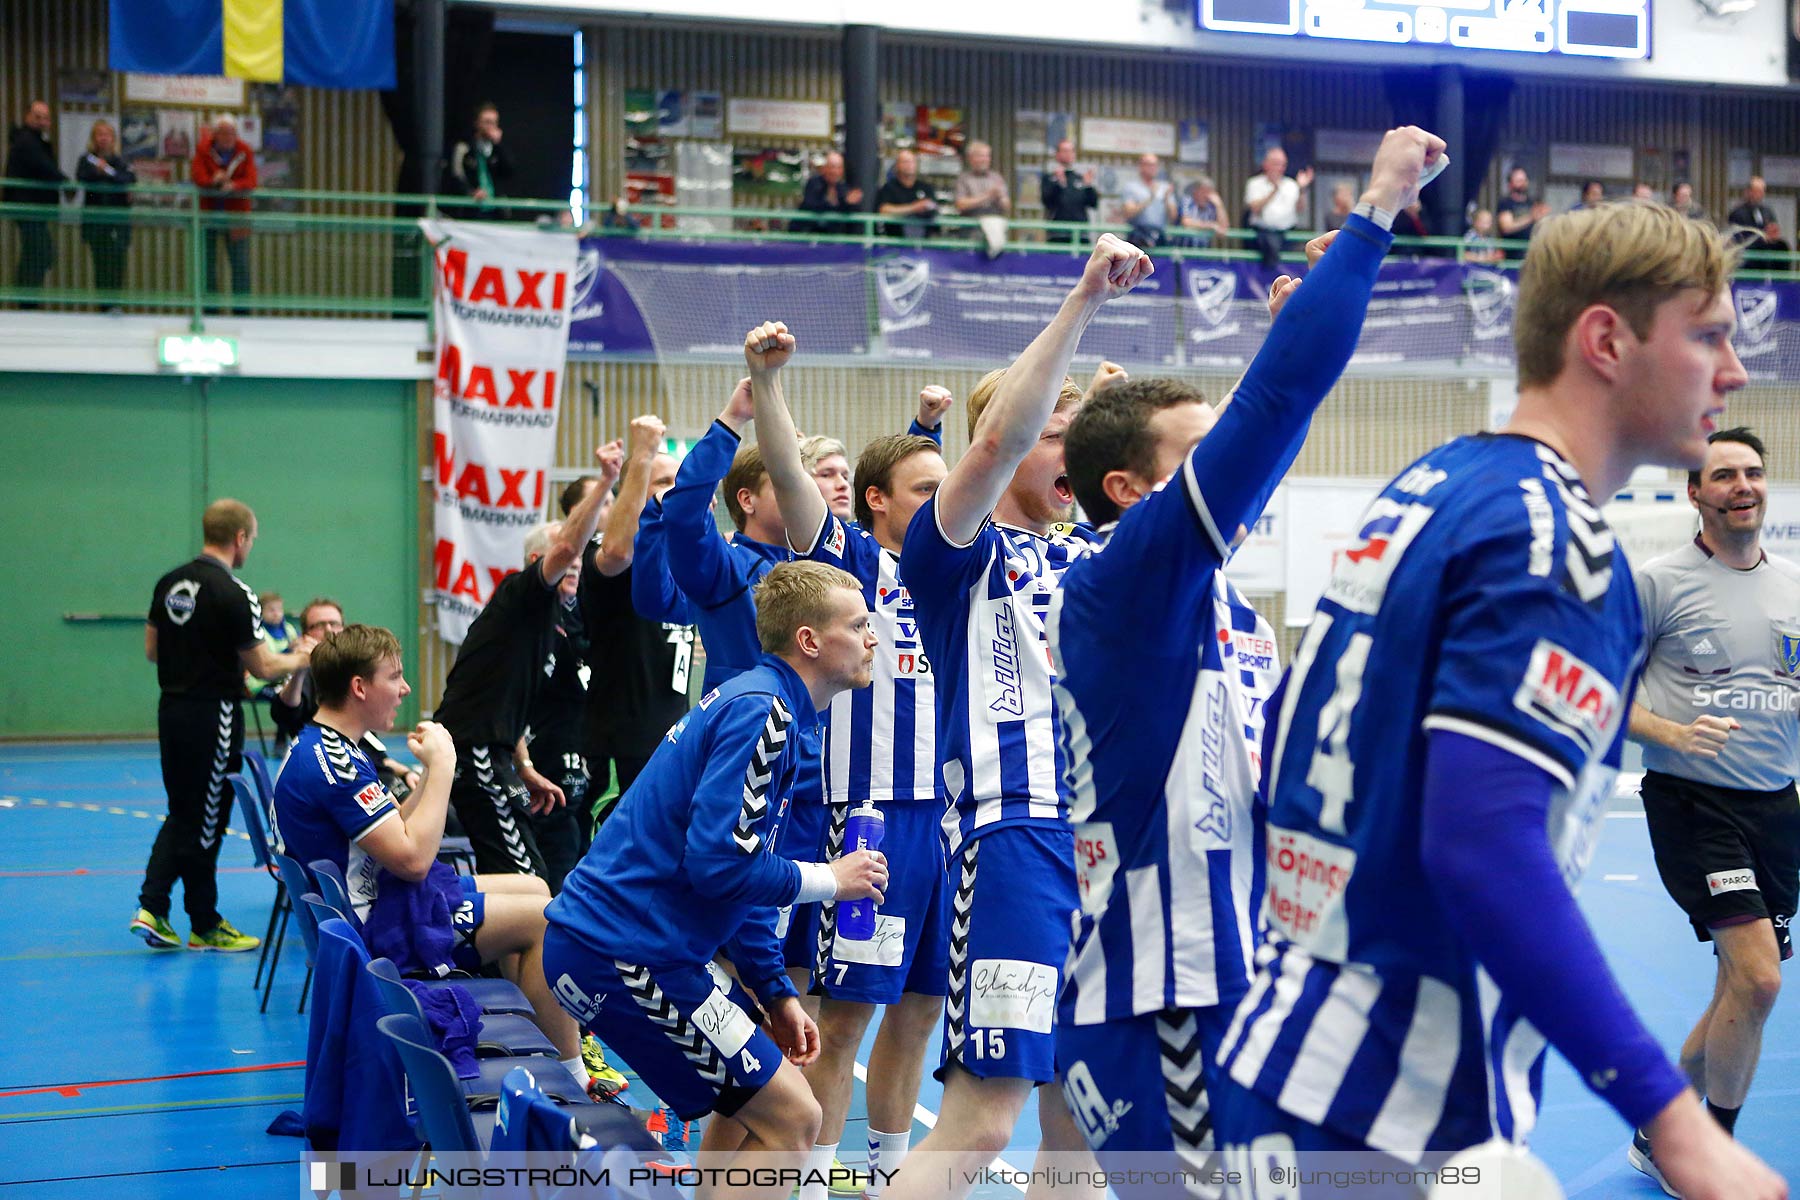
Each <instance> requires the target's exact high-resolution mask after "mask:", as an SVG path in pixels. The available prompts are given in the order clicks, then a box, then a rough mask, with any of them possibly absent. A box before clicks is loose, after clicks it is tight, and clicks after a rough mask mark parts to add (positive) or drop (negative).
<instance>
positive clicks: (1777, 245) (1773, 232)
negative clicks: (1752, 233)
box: [1761, 218, 1793, 270]
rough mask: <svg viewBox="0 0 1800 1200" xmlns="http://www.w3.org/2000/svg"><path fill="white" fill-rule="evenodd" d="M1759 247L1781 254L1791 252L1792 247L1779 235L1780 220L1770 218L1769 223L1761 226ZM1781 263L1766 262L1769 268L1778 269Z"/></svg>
mask: <svg viewBox="0 0 1800 1200" xmlns="http://www.w3.org/2000/svg"><path fill="white" fill-rule="evenodd" d="M1761 249H1764V250H1774V251H1778V252H1779V253H1782V254H1789V253H1792V251H1793V247H1792V246H1790V245H1788V243H1787V239H1786V238H1784V237H1782V236H1781V222H1780V221H1777V220H1775V219H1774V218H1770V220H1769V223H1768V224H1767V225H1764V226H1763V236H1762V246H1761ZM1783 265H1785V264H1780V263H1771V264H1768V266H1769V269H1770V270H1780V269H1781V267H1782V266H1783Z"/></svg>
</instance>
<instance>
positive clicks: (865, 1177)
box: [825, 1158, 875, 1196]
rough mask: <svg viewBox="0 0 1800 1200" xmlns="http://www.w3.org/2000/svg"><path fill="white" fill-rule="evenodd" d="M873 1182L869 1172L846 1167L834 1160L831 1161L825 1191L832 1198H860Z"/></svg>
mask: <svg viewBox="0 0 1800 1200" xmlns="http://www.w3.org/2000/svg"><path fill="white" fill-rule="evenodd" d="M874 1182H875V1176H874V1175H873V1174H872V1173H870V1172H869V1171H867V1170H862V1171H858V1170H855V1169H853V1168H851V1167H846V1166H845V1165H844V1164H843V1163H841V1162H839V1161H838V1160H837V1159H835V1158H834V1159H832V1160H831V1175H830V1177H829V1180H828V1181H827V1183H826V1184H825V1190H826V1191H828V1192H830V1193H831V1194H832V1195H834V1196H860V1195H862V1194H863V1193H864V1192H865V1191H867V1190H868V1189H869V1187H870V1185H872V1184H873V1183H874Z"/></svg>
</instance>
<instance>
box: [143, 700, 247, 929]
mask: <svg viewBox="0 0 1800 1200" xmlns="http://www.w3.org/2000/svg"><path fill="white" fill-rule="evenodd" d="M156 736H157V742H158V744H159V746H160V749H161V750H162V777H163V790H164V791H165V792H167V793H168V796H169V818H168V820H166V821H164V822H163V827H162V828H161V829H160V830H158V831H157V834H156V844H155V845H153V846H151V847H150V864H149V866H147V867H146V868H144V887H143V890H142V891H141V892H139V893H138V903H139V904H140V905H142V906H143V907H144V908H147V909H149V910H150V911H151V912H152V913H154V914H156V915H157V916H159V917H162V918H164V919H167V917H168V915H169V897H170V894H171V893H172V892H173V891H174V887H175V881H176V880H178V879H179V880H180V881H181V893H182V895H181V899H182V906H183V907H184V908H186V909H187V915H188V920H189V922H190V923H191V924H192V926H193V929H194V932H195V933H206V932H208V931H210V930H211V929H212V928H213V927H214V926H215V925H217V924H218V923H219V909H218V903H219V881H218V875H217V870H218V865H219V843H220V842H221V841H223V840H224V836H225V826H226V824H227V823H228V821H229V820H230V815H231V804H232V791H231V783H230V781H229V780H228V779H226V776H227V775H229V774H231V773H232V772H233V771H237V770H239V769H241V768H242V766H243V751H244V710H243V707H242V706H241V705H239V704H238V702H237V701H236V700H208V699H190V698H186V697H181V696H164V697H163V699H162V704H161V705H160V706H159V707H158V708H157V711H156Z"/></svg>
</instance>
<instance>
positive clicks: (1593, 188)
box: [1569, 179, 1606, 212]
mask: <svg viewBox="0 0 1800 1200" xmlns="http://www.w3.org/2000/svg"><path fill="white" fill-rule="evenodd" d="M1604 203H1606V185H1605V184H1603V183H1601V182H1600V181H1599V180H1598V179H1584V180H1582V181H1581V201H1580V202H1579V203H1578V204H1576V205H1575V207H1574V208H1571V209H1570V210H1569V211H1570V212H1580V211H1581V210H1582V209H1584V208H1599V207H1600V206H1601V205H1602V204H1604Z"/></svg>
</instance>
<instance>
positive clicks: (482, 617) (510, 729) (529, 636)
mask: <svg viewBox="0 0 1800 1200" xmlns="http://www.w3.org/2000/svg"><path fill="white" fill-rule="evenodd" d="M556 613H557V603H556V586H555V585H554V584H550V583H545V582H544V573H543V572H542V571H540V570H539V569H538V567H537V565H536V564H535V563H534V564H532V565H531V566H529V567H526V568H525V569H524V570H523V571H514V572H513V573H512V574H511V575H508V576H507V577H506V578H505V579H503V580H501V581H500V586H499V587H497V588H495V589H494V595H493V598H492V599H490V600H489V601H488V602H487V607H486V608H484V609H482V610H481V612H480V613H478V614H477V615H476V617H475V620H474V623H473V624H471V625H470V626H469V635H468V637H466V638H464V639H463V644H462V649H461V650H460V651H458V652H457V655H456V662H455V664H454V665H453V666H452V667H451V668H450V677H449V678H448V679H446V680H445V681H444V699H443V702H442V703H440V704H439V705H438V708H437V714H436V716H437V722H438V724H440V725H442V726H443V727H444V728H445V729H447V730H449V731H450V736H451V738H452V739H454V740H455V742H456V747H457V749H458V750H459V751H461V750H465V749H468V748H469V747H472V746H495V745H505V746H511V745H513V744H514V743H516V742H517V741H518V740H519V735H520V734H522V733H524V732H525V722H526V719H527V718H528V717H529V716H530V713H531V705H532V702H533V701H534V700H535V699H536V698H537V693H538V689H539V686H540V685H541V683H542V681H543V679H544V668H545V667H546V666H547V665H548V664H549V661H550V651H551V647H552V643H553V642H554V640H555V638H556Z"/></svg>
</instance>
